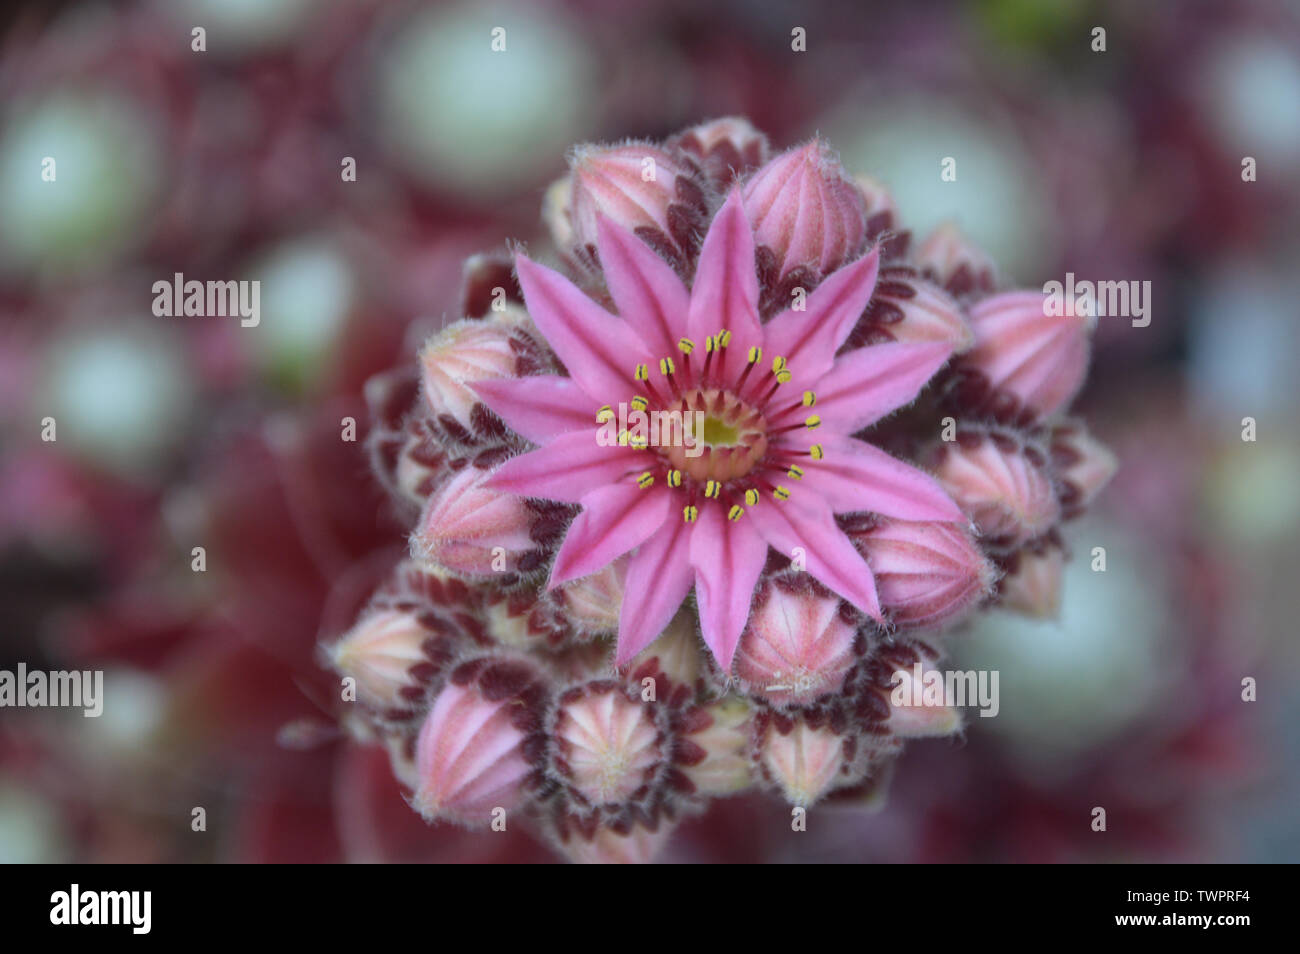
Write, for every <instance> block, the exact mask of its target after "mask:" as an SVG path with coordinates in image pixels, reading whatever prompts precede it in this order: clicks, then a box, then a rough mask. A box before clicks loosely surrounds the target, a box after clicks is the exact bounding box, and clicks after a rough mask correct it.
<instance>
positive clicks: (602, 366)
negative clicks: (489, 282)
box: [515, 255, 651, 406]
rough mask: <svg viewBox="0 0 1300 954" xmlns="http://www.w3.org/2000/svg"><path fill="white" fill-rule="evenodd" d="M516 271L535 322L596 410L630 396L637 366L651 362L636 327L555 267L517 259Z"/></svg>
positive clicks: (518, 257) (520, 256)
mask: <svg viewBox="0 0 1300 954" xmlns="http://www.w3.org/2000/svg"><path fill="white" fill-rule="evenodd" d="M515 270H516V271H517V272H518V274H519V286H520V288H522V289H523V292H524V301H525V303H526V304H527V306H528V314H529V315H530V316H531V317H532V319H533V324H535V325H536V326H537V330H538V331H540V332H541V333H542V336H543V337H544V338H546V342H547V344H549V345H550V346H551V348H552V349H553V350H554V351H555V353H556V354H557V355H559V358H560V360H561V361H562V362H564V366H565V368H567V369H568V372H569V374H570V375H571V376H572V378H573V380H574V381H576V382H578V385H579V386H580V387H581V388H582V389H583V390H584V391H586V392H587V394H589V395H590V396H591V397H592V398H593V399H595V401H596V402H597V406H599V405H601V404H604V403H606V402H607V401H610V400H611V399H612V398H614V397H619V396H622V395H625V394H628V393H630V391H631V389H632V382H633V378H632V374H633V371H634V370H635V368H636V365H637V364H639V363H643V362H649V361H650V360H651V355H650V352H649V351H648V350H647V349H646V346H645V344H644V343H643V342H642V341H641V339H640V338H639V337H638V336H637V334H636V332H635V331H633V330H632V327H631V326H630V325H629V324H628V323H627V322H626V321H624V320H623V319H622V318H619V317H618V316H616V315H611V314H610V313H609V312H607V311H606V310H605V309H604V308H601V307H600V305H598V304H596V303H595V302H594V301H592V300H591V299H590V298H588V297H587V295H586V294H584V293H583V292H582V291H580V290H579V289H578V287H577V286H576V285H574V284H573V282H571V281H569V280H568V279H567V278H565V277H564V276H563V275H561V274H560V273H559V272H557V271H554V270H553V269H550V268H547V267H546V266H544V265H538V264H537V263H536V262H534V261H532V260H531V259H529V258H527V257H526V256H524V255H517V256H515Z"/></svg>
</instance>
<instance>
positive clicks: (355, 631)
mask: <svg viewBox="0 0 1300 954" xmlns="http://www.w3.org/2000/svg"><path fill="white" fill-rule="evenodd" d="M433 641H434V633H433V632H432V631H431V630H429V629H427V628H426V627H425V626H423V625H421V623H420V621H419V619H418V618H417V616H416V614H414V613H410V612H404V611H401V610H381V611H378V612H372V613H369V614H367V615H366V616H364V617H362V619H361V620H360V621H359V622H358V623H357V624H356V625H355V626H354V627H352V629H351V630H350V631H349V632H348V633H347V635H345V636H344V637H343V638H342V639H340V640H339V641H338V642H337V643H335V644H334V645H333V646H332V647H330V649H329V654H330V660H331V662H333V664H334V668H335V669H336V670H337V671H338V672H339V673H340V674H341V675H343V676H347V677H350V678H352V679H354V680H356V689H357V699H358V700H359V701H361V702H363V703H365V704H366V705H370V706H374V707H376V708H378V709H395V708H399V707H401V706H402V705H404V704H409V703H408V700H407V699H406V698H405V697H404V695H403V691H404V690H410V689H414V688H417V687H418V686H419V685H420V683H422V682H426V681H428V679H429V678H431V677H432V676H433V675H435V674H436V672H437V668H436V665H435V664H434V662H433V660H432V659H431V658H430V655H429V653H428V652H427V651H426V650H428V649H429V648H430V646H431V644H432V642H433Z"/></svg>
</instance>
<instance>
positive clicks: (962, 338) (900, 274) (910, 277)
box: [849, 265, 975, 354]
mask: <svg viewBox="0 0 1300 954" xmlns="http://www.w3.org/2000/svg"><path fill="white" fill-rule="evenodd" d="M884 341H912V342H943V343H945V344H947V345H949V346H950V347H951V348H952V349H953V352H954V353H957V354H960V353H961V352H963V351H966V350H967V349H968V348H970V347H971V345H972V344H974V343H975V334H974V332H972V331H971V328H970V324H969V323H968V322H967V321H966V317H965V315H964V314H963V313H962V308H961V306H960V305H958V304H957V302H956V301H955V300H954V299H953V297H952V296H951V295H949V294H948V293H947V292H945V291H943V290H942V289H941V288H939V287H938V286H937V285H935V284H934V283H933V282H929V281H926V280H925V279H923V278H921V277H920V276H919V275H918V274H917V273H916V270H915V269H913V268H909V267H907V266H903V265H895V266H891V267H889V268H885V269H882V270H881V272H880V277H879V279H878V280H877V282H876V290H875V292H874V293H873V294H872V296H871V301H870V303H868V305H867V308H866V310H865V311H864V312H863V313H862V317H861V318H859V319H858V323H857V325H856V326H855V327H854V329H853V332H852V334H850V336H849V344H850V346H851V347H855V348H860V347H863V346H864V345H869V344H878V343H880V342H884Z"/></svg>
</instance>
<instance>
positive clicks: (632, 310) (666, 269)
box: [597, 215, 691, 356]
mask: <svg viewBox="0 0 1300 954" xmlns="http://www.w3.org/2000/svg"><path fill="white" fill-rule="evenodd" d="M597 228H598V229H599V232H600V244H599V246H598V248H599V251H600V265H601V268H602V269H603V270H604V272H605V283H606V284H607V285H608V286H609V293H610V294H611V295H612V296H613V297H614V304H615V305H617V306H618V313H619V315H620V316H622V318H623V319H624V320H625V321H628V322H631V323H632V324H633V326H634V327H635V328H636V331H637V333H638V334H639V335H640V336H641V338H642V340H643V341H645V343H646V346H647V347H648V348H650V349H651V350H652V351H654V352H657V353H658V354H659V355H660V356H663V355H674V354H676V353H677V341H678V339H680V338H681V337H682V336H683V335H685V334H686V315H687V312H688V311H689V309H690V304H691V295H690V292H688V291H687V290H686V286H685V285H683V284H682V280H681V279H680V278H678V277H677V273H676V272H674V271H673V270H672V268H671V266H669V264H668V263H667V262H665V261H664V260H663V259H662V258H660V257H659V256H658V255H657V254H655V252H654V250H653V249H651V248H650V246H648V245H646V244H645V242H642V241H641V240H640V239H639V238H637V237H636V236H635V235H633V234H632V233H631V232H629V231H628V230H627V229H625V228H623V227H622V226H621V225H618V224H616V223H614V222H612V221H611V220H610V219H608V218H606V217H605V216H603V215H602V216H600V218H599V219H597Z"/></svg>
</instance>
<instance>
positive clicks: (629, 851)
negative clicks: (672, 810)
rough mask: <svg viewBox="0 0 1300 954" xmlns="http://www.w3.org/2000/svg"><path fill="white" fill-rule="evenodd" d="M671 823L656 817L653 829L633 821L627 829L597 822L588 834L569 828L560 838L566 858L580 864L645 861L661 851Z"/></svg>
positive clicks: (652, 858)
mask: <svg viewBox="0 0 1300 954" xmlns="http://www.w3.org/2000/svg"><path fill="white" fill-rule="evenodd" d="M672 833H673V826H672V825H671V824H669V823H668V822H667V821H666V820H663V819H660V820H658V822H657V823H656V825H655V827H654V828H653V829H650V828H647V827H646V826H645V825H643V824H641V823H640V822H634V823H632V825H631V826H630V827H629V828H628V830H627V831H616V830H614V829H613V828H611V827H609V826H608V825H601V826H600V827H598V828H597V829H596V830H595V832H593V833H592V836H591V837H590V838H587V837H585V835H584V834H583V833H582V832H577V831H575V832H572V833H571V834H570V836H569V838H568V839H567V840H565V841H562V842H561V847H562V848H563V849H564V853H565V854H566V855H568V857H569V860H570V861H572V862H574V863H575V864H580V865H646V864H649V863H650V862H652V861H654V859H655V858H656V857H657V856H658V855H659V852H661V851H663V848H664V846H665V845H666V844H667V843H668V839H669V837H670V836H671V835H672Z"/></svg>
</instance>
